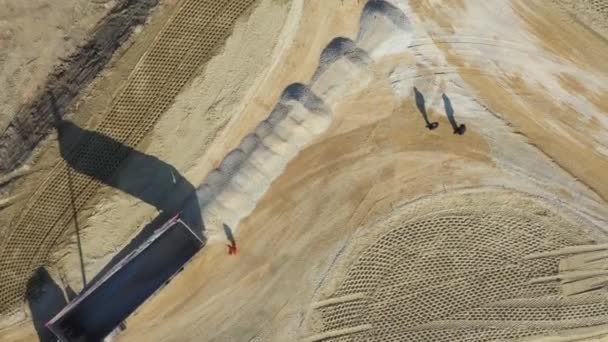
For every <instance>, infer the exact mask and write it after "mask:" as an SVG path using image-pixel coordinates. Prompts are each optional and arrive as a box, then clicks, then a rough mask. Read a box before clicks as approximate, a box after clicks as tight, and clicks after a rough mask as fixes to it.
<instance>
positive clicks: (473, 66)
mask: <svg viewBox="0 0 608 342" xmlns="http://www.w3.org/2000/svg"><path fill="white" fill-rule="evenodd" d="M390 3H391V4H393V5H394V6H396V7H397V8H398V9H399V11H401V13H404V14H405V16H406V18H407V22H408V24H407V25H402V26H399V25H394V22H391V20H388V21H387V20H386V19H382V17H381V16H380V19H378V17H377V16H374V15H370V16H367V17H366V16H363V19H364V20H361V18H362V12H363V11H364V7H365V5H366V2H365V1H355V0H352V1H340V2H330V1H320V0H319V1H302V0H294V1H291V2H277V1H273V0H263V1H261V2H260V3H259V4H258V5H257V6H256V7H255V9H254V10H253V11H252V12H251V13H250V15H248V16H247V17H246V18H243V19H242V20H241V21H239V23H238V24H237V26H236V27H235V30H234V32H233V34H232V35H231V37H230V38H229V40H228V42H227V43H226V46H225V48H224V49H223V50H222V51H221V53H219V54H218V55H217V56H216V57H215V58H214V59H213V60H212V61H211V62H210V63H209V64H208V65H207V66H206V67H205V69H204V70H201V74H200V76H199V77H197V78H196V79H195V80H194V81H193V82H191V84H190V85H189V86H188V88H187V89H186V90H184V91H183V92H182V93H181V94H180V95H179V96H178V97H177V99H176V101H175V103H174V104H173V106H172V107H171V109H170V110H169V111H168V112H167V113H166V114H165V115H163V117H162V118H161V120H160V121H159V123H158V124H157V125H156V126H155V129H154V131H153V132H152V133H151V134H150V135H149V136H148V137H147V138H146V140H145V141H144V143H143V144H141V145H140V146H139V147H138V149H141V150H142V151H145V152H146V153H148V154H151V155H154V156H156V157H158V158H160V159H162V160H163V161H165V162H167V163H169V164H171V165H173V166H174V167H175V168H176V169H178V170H179V171H181V172H183V173H184V174H185V176H186V177H187V178H188V179H189V180H190V181H191V182H192V183H193V184H197V185H198V184H212V180H210V179H209V178H208V177H207V176H208V174H209V173H210V172H212V171H213V170H214V169H215V168H217V167H219V166H221V165H225V157H226V155H228V154H229V153H230V152H231V151H233V150H234V149H236V148H237V147H239V146H242V141H243V139H244V138H245V137H246V136H247V135H248V134H250V133H252V132H258V131H259V127H260V126H259V125H260V123H261V122H264V120H266V121H268V120H270V118H272V116H271V113H275V112H273V110H275V109H276V108H277V104H281V103H284V102H285V101H284V99H283V98H282V97H281V95H282V94H283V92H284V90H285V89H286V88H287V87H288V86H289V85H291V84H294V83H301V84H302V85H304V87H305V88H306V89H308V90H310V91H312V92H313V93H314V94H316V95H317V96H318V98H319V99H320V100H321V101H322V103H323V107H324V111H323V112H322V113H321V114H322V115H325V116H321V119H319V116H320V115H321V114H320V113H318V112H315V111H314V110H310V109H309V108H307V105H310V103H309V102H308V100H306V99H307V97H306V96H304V97H297V96H296V97H295V101H294V99H292V102H285V103H288V104H289V105H290V106H292V109H291V111H289V114H288V116H289V118H290V119H294V118H297V120H294V122H298V124H297V125H293V124H292V125H286V124H284V123H281V124H278V125H277V126H276V127H274V128H273V129H274V130H273V131H272V132H273V133H272V134H271V135H269V137H274V136H276V135H279V136H281V134H282V133H281V132H283V133H287V135H286V136H285V135H283V136H281V137H282V138H284V140H283V141H276V140H273V141H271V140H269V139H270V138H264V139H266V140H264V139H262V140H263V141H262V144H261V145H255V146H256V148H255V149H253V150H252V152H251V154H250V157H249V159H248V161H247V163H245V164H244V165H254V166H255V165H259V166H260V167H261V169H262V170H261V171H260V172H259V174H258V173H255V172H256V171H255V170H253V169H251V168H250V169H249V171H248V172H244V171H242V170H244V169H246V168H245V167H242V168H240V169H234V172H231V173H230V176H231V177H233V176H234V177H233V178H230V179H238V182H237V181H231V183H229V184H230V185H229V186H227V188H226V189H222V190H221V191H216V192H213V196H212V198H213V199H212V200H210V202H209V204H208V205H207V207H205V208H204V210H203V214H202V215H203V220H204V221H205V223H206V225H207V226H208V231H207V234H208V237H209V238H210V241H211V242H213V243H212V244H210V245H209V246H207V247H206V248H205V249H204V251H203V252H202V253H200V255H199V256H197V257H196V258H195V259H194V260H193V262H191V263H190V264H189V265H188V266H187V267H186V269H185V270H184V271H183V272H182V273H180V274H179V275H178V276H177V277H176V278H175V279H174V280H173V281H172V282H171V283H170V284H169V285H168V286H167V287H166V288H165V289H163V290H162V291H161V292H160V293H159V294H158V295H156V296H155V297H154V298H152V299H151V300H150V301H149V302H148V303H146V304H145V305H144V306H143V307H142V308H141V309H140V310H138V312H137V313H136V314H135V315H133V316H132V317H131V318H130V319H129V320H128V321H127V327H128V329H127V330H126V331H124V332H123V333H121V334H120V335H119V336H118V340H124V341H150V340H157V341H188V340H192V341H199V340H205V341H291V340H298V339H307V338H308V339H309V340H311V341H314V340H319V339H320V338H325V337H327V338H329V337H328V336H327V335H319V333H320V332H319V330H318V329H317V328H318V327H316V326H314V325H312V326H311V325H310V324H309V323H310V322H309V321H308V319H309V316H310V314H311V312H313V311H314V310H313V309H311V308H314V307H315V302H319V301H321V302H322V301H324V300H328V298H331V295H332V290H331V289H332V286H333V287H335V284H336V283H338V284H339V283H340V281H341V279H343V273H344V270H342V271H341V270H340V267H342V268H343V269H344V268H346V269H348V267H349V266H350V265H352V264H353V263H354V260H356V259H357V257H358V255H359V254H357V253H356V252H352V251H353V250H357V248H359V247H360V248H361V249H363V248H364V247H365V246H368V245H369V244H370V240H369V238H366V237H365V234H363V235H362V232H365V231H368V230H369V231H372V230H373V231H378V232H379V233H378V234H382V232H385V231H387V230H388V229H389V228H391V224H388V223H386V222H390V220H391V219H394V220H405V219H409V218H415V217H417V215H418V216H420V215H422V214H423V211H424V210H426V211H427V213H431V214H432V213H433V212H434V210H437V211H440V210H444V209H445V210H447V209H446V205H445V204H440V203H439V202H433V200H432V198H435V197H433V196H431V195H439V194H446V193H447V194H452V193H455V194H458V193H459V191H461V192H466V191H485V192H489V193H490V194H491V193H492V192H498V193H500V195H496V197H500V196H502V197H500V198H502V199H503V200H502V202H501V203H502V204H500V205H499V206H501V208H502V209H504V210H506V212H507V213H511V214H513V215H515V214H516V212H520V211H521V212H524V213H525V212H526V211H530V212H532V211H538V208H539V207H542V208H545V209H543V210H547V211H548V212H550V215H549V216H551V217H553V216H555V217H558V218H559V219H558V218H556V220H558V221H559V220H561V221H559V222H562V221H564V222H569V223H568V224H570V225H572V226H575V227H577V229H580V230H581V233H578V235H577V236H576V239H574V238H573V240H570V243H572V244H574V243H575V242H576V243H578V244H599V243H606V242H607V241H608V235H607V234H608V232H607V231H606V230H605V227H606V226H607V223H608V219H607V218H608V206H607V203H606V199H607V198H608V179H607V178H606V174H605V170H606V169H607V167H608V131H607V129H606V128H607V127H608V117H607V114H608V64H606V63H605V61H604V60H605V56H606V55H608V43H607V42H606V41H605V40H603V39H602V38H601V36H600V35H598V34H596V33H594V32H592V31H590V30H589V28H588V27H587V26H583V25H581V24H580V23H579V22H578V21H576V20H574V19H572V18H571V17H568V16H567V15H566V14H564V12H563V11H561V10H560V9H559V8H558V7H552V6H550V4H549V3H547V2H543V1H519V0H513V1H508V0H501V1H499V2H497V3H488V2H487V1H481V0H480V1H467V2H465V1H439V0H435V1H409V2H407V1H402V0H394V1H390ZM371 13H372V14H374V13H376V12H373V11H372V12H371ZM271 18H272V20H271ZM279 19H280V20H279ZM566 24H567V25H566ZM338 37H340V38H346V39H343V40H340V41H341V42H342V45H341V46H347V47H346V48H345V49H346V50H340V48H335V46H334V45H331V44H330V43H331V42H332V41H334V39H335V38H338ZM351 43H352V45H353V46H356V47H357V48H358V49H359V50H357V49H351V48H348V46H350V45H349V44H351ZM338 45H339V44H338ZM328 46H329V49H327V48H328ZM360 50H361V51H360ZM328 51H329V53H328ZM336 51H338V52H336ZM331 53H334V54H337V55H338V56H341V57H342V58H339V59H337V60H333V59H332V58H328V56H330V57H331V56H332V54H331ZM341 54H344V55H341ZM323 56H325V58H324V57H323ZM344 56H346V57H344ZM132 59H134V60H135V57H132ZM332 61H333V62H332ZM119 67H120V65H116V66H115V68H119ZM125 68H126V67H125ZM110 76H111V75H110ZM413 87H416V89H417V90H418V91H419V92H420V94H422V96H423V97H424V99H425V100H424V102H425V106H426V109H427V111H428V116H429V120H430V121H431V122H438V124H439V126H438V128H437V129H434V130H428V129H427V128H425V122H424V120H423V117H422V116H421V115H420V113H419V108H417V103H416V94H415V92H414V90H413ZM444 94H445V95H446V96H447V99H448V100H447V101H449V104H450V105H449V106H450V107H451V108H452V109H453V111H454V120H456V122H457V124H466V132H464V134H463V135H458V134H454V130H453V129H452V127H451V122H450V120H449V119H448V118H447V117H446V114H445V113H446V111H449V109H448V107H446V99H445V98H444V97H443V96H442V95H444ZM106 101H107V100H106ZM313 102H314V101H313ZM97 103H98V104H97V105H100V103H103V101H101V102H97ZM269 116H270V117H269ZM319 120H321V121H319ZM290 122H291V121H290ZM319 122H323V123H324V122H327V124H319ZM302 128H304V129H303V130H302ZM281 130H282V131H281ZM299 132H308V133H310V132H313V133H314V134H312V133H311V134H308V135H297V133H299ZM256 134H257V133H256ZM301 137H303V138H301ZM263 153H266V154H263ZM55 155H56V154H55ZM48 158H49V159H52V150H51V152H49V157H48ZM256 160H265V161H267V163H264V164H261V165H260V164H256ZM131 162H134V161H131ZM127 167H128V166H127ZM221 170H223V169H222V168H221V167H220V170H219V171H221ZM252 170H253V171H252ZM216 171H217V170H216ZM258 171H259V170H258ZM248 177H250V178H248ZM256 177H257V178H256ZM252 180H253V181H252ZM260 180H261V181H260ZM134 186H142V187H145V182H142V184H141V185H137V184H136V185H134ZM209 188H211V187H209ZM235 189H236V190H235ZM476 189H477V190H476ZM205 194H206V193H205ZM465 197H466V196H464V197H462V198H465ZM421 198H425V200H427V201H428V202H420V201H418V200H419V199H421ZM428 198H431V200H428ZM521 198H523V199H521ZM532 198H533V199H534V201H538V203H539V204H531V203H532V202H530V201H531V200H530V199H532ZM463 201H464V200H463ZM477 201H479V199H477ZM471 202H475V201H473V200H472V201H471ZM480 202H481V203H477V204H476V206H477V208H479V207H482V208H483V205H484V204H483V201H480ZM486 202H487V203H486V205H488V208H490V207H491V206H490V205H489V203H490V202H491V200H487V201H486ZM252 203H253V206H252ZM416 203H418V204H416ZM420 203H424V204H425V206H427V208H426V209H424V210H423V211H416V210H414V212H413V213H412V211H411V209H410V208H412V207H411V206H414V207H415V206H416V205H419V206H422V204H420ZM510 203H512V205H510ZM535 203H536V202H535ZM509 207H513V208H509ZM404 208H405V209H404ZM516 208H519V209H516ZM509 210H512V211H509ZM541 212H542V210H541ZM155 214H156V212H155V209H154V208H153V207H151V206H149V205H147V204H145V203H143V202H141V201H139V200H137V199H135V198H132V197H130V196H128V195H125V194H122V193H119V192H117V191H115V190H112V189H104V190H102V191H100V192H99V193H98V194H97V195H96V196H95V198H94V199H93V200H91V201H90V204H89V205H87V207H86V209H85V210H83V211H82V212H80V213H79V216H81V217H82V218H81V222H83V225H82V227H83V228H82V234H81V239H82V246H83V251H84V260H85V270H86V273H87V276H88V277H89V278H90V277H91V276H93V275H95V274H96V273H97V272H98V271H99V269H101V267H103V266H104V264H105V263H106V262H107V261H108V260H110V259H111V257H112V256H113V255H115V253H116V252H117V251H118V250H119V249H120V247H121V246H123V245H124V243H125V242H126V241H128V240H129V239H130V238H131V237H132V236H134V235H135V234H136V233H137V230H138V228H139V227H141V226H142V225H144V224H145V223H146V222H147V221H148V220H150V219H151V218H153V217H154V216H155ZM221 219H225V220H227V221H229V222H230V224H231V227H232V228H233V230H234V231H235V232H236V239H237V242H238V244H239V255H238V256H236V257H229V256H228V255H227V253H226V247H225V245H224V236H223V234H222V231H221V229H220V227H219V226H218V225H217V224H218V223H221ZM547 226H550V225H547ZM566 226H567V225H566ZM372 228H373V229H372ZM548 229H549V231H550V232H555V231H557V230H553V231H552V230H551V228H548ZM571 231H573V229H572V230H571ZM575 235H576V234H575ZM577 239H578V240H577ZM573 241H574V242H573ZM513 243H514V244H517V243H522V242H521V241H519V242H518V240H517V239H515V240H514V242H513ZM357 246H359V247H357ZM361 246H362V247H361ZM556 248H557V247H556ZM345 251H351V252H348V253H347V252H345ZM525 256H526V255H523V254H522V255H520V256H518V257H521V258H524V257H525ZM600 257H603V256H600ZM51 261H52V262H51V264H52V270H53V272H54V276H55V277H56V278H58V279H61V283H62V285H63V286H68V285H69V286H70V287H72V288H75V289H79V288H80V287H81V286H82V284H81V282H82V281H81V277H82V275H81V274H80V260H79V257H78V250H77V246H76V243H75V237H70V238H68V239H66V240H64V241H63V242H62V243H61V244H60V245H59V246H58V248H57V251H56V253H55V254H54V255H53V257H52V260H51ZM566 261H567V260H566ZM564 262H565V261H564ZM336 265H338V266H336ZM340 265H342V266H340ZM577 265H578V264H577ZM564 267H565V268H564ZM581 267H582V266H576V267H574V271H577V272H578V271H581ZM585 267H586V266H585ZM590 267H591V270H592V271H594V272H595V271H598V272H599V273H601V272H603V271H605V270H602V269H601V267H602V266H601V265H600V266H596V265H594V266H590ZM598 267H599V269H598ZM585 270H586V269H585ZM341 272H342V273H341ZM556 272H557V273H555V274H549V275H548V276H558V275H560V274H561V276H565V275H567V274H568V273H567V272H569V269H568V268H567V267H566V266H563V267H562V268H561V269H559V270H558V271H556ZM564 272H565V273H564ZM591 279H592V280H593V281H596V282H599V283H601V282H602V281H603V278H601V277H597V278H594V276H591ZM505 282H508V280H507V279H505ZM332 284H334V285H332ZM580 286H582V287H583V288H586V286H589V285H588V284H582V285H580ZM563 291H569V290H567V289H566V290H563ZM592 292H593V293H592V294H591V295H593V296H596V297H593V298H594V299H593V300H596V301H599V302H602V301H604V302H605V301H606V298H607V296H608V294H607V293H606V291H605V288H604V290H601V291H592ZM585 298H586V297H585ZM598 298H599V299H598ZM410 309H411V308H410ZM407 310H408V309H404V311H407ZM604 311H605V310H604ZM606 314H607V313H606V312H602V313H601V314H600V316H598V317H600V318H599V319H601V318H602V317H604V316H602V315H606ZM604 323H605V322H604ZM558 327H559V325H558ZM577 327H578V328H580V326H577V325H576V324H573V325H572V326H569V328H577ZM321 331H322V329H321ZM555 331H557V332H556V333H554V334H553V335H550V336H549V335H546V334H545V336H544V338H545V339H544V340H550V339H549V338H551V340H555V341H561V340H570V339H572V338H574V337H577V336H578V337H577V338H579V337H580V338H587V339H589V340H591V338H595V339H596V340H598V341H599V340H601V339H602V337H601V336H602V334H606V329H605V327H603V328H602V327H599V326H598V327H597V329H582V330H576V329H573V330H567V331H562V330H559V329H557V330H555ZM325 333H327V332H325ZM329 333H332V331H329ZM346 333H353V331H350V332H346ZM346 333H345V334H346ZM539 334H540V335H541V336H542V335H543V334H544V333H539ZM315 336H316V337H315ZM319 336H320V337H319ZM323 336H325V337H323ZM34 337H35V333H34V331H33V329H32V327H31V326H30V324H29V323H27V322H26V323H23V324H20V325H18V326H16V327H13V328H7V329H4V330H0V339H2V338H8V339H9V340H24V341H25V340H30V339H32V338H34ZM538 338H539V337H538V336H536V337H534V336H533V337H531V340H538Z"/></svg>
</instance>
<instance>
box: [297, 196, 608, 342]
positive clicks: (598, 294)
mask: <svg viewBox="0 0 608 342" xmlns="http://www.w3.org/2000/svg"><path fill="white" fill-rule="evenodd" d="M442 196H443V197H442ZM505 203H509V205H505ZM419 207H420V208H426V209H423V210H422V211H424V212H421V210H416V209H412V208H408V206H406V207H405V208H401V209H398V210H396V211H395V212H394V213H393V214H391V216H390V217H389V218H388V219H387V220H386V221H383V222H378V223H376V224H374V227H372V228H370V230H375V229H376V228H375V227H377V230H376V231H377V232H378V233H377V234H378V235H374V234H376V233H373V234H372V235H374V236H372V237H368V238H367V239H361V240H359V241H361V242H360V243H361V245H363V246H365V247H362V248H361V249H360V250H361V252H359V251H357V252H352V253H354V255H353V259H354V261H353V262H352V264H348V263H345V264H344V265H345V266H341V267H343V268H345V270H344V271H341V270H340V269H338V270H337V271H336V272H337V273H334V274H337V275H336V276H335V277H336V278H335V279H338V280H337V283H338V285H337V286H335V289H334V290H329V291H331V295H330V296H329V297H324V298H320V300H319V302H318V303H316V304H313V306H312V310H313V313H312V316H311V317H313V320H316V323H314V324H313V326H314V328H313V330H314V333H313V334H309V337H308V338H307V339H306V340H308V341H320V340H323V341H341V342H344V341H446V342H448V341H469V340H471V341H473V340H475V341H495V340H500V341H502V340H517V339H521V338H525V337H531V336H544V337H549V336H567V335H568V330H569V329H575V328H576V329H580V328H589V329H590V330H589V331H588V332H589V333H592V332H593V327H594V326H596V327H599V326H602V325H604V328H605V324H606V322H608V306H607V305H606V303H607V302H606V300H607V299H608V295H607V294H606V291H605V290H602V289H601V288H602V284H603V285H605V282H606V279H605V274H606V270H605V260H606V257H608V256H607V254H606V246H605V245H589V246H587V247H582V248H581V247H577V248H575V249H573V248H572V247H569V246H581V245H585V244H589V243H590V242H591V241H590V240H589V239H588V238H586V236H587V235H586V232H585V231H583V230H581V229H579V228H578V227H576V226H574V225H572V224H571V223H569V222H568V221H566V220H564V219H563V218H562V217H560V216H559V215H558V214H557V213H556V212H552V211H550V210H552V209H549V208H547V207H544V206H543V205H542V204H541V203H540V202H537V200H535V199H534V200H533V199H531V198H526V196H524V195H522V194H515V193H508V192H504V193H492V194H486V193H475V194H466V195H441V196H439V198H431V199H427V200H425V202H424V203H422V204H420V205H419ZM413 217H414V218H413ZM355 240H357V239H355ZM585 249H587V250H585ZM598 250H599V251H598ZM577 253H578V254H577ZM590 253H595V254H590ZM347 254H348V253H347ZM599 254H602V256H601V258H600V259H597V258H598V255H599ZM573 259H577V260H576V261H573ZM582 259H594V260H596V259H597V260H601V261H602V262H603V266H604V269H602V270H600V269H598V268H597V267H595V266H597V265H595V266H594V265H592V264H590V263H589V262H588V261H589V260H587V262H582V261H581V260H582ZM568 266H569V267H568ZM594 267H595V271H596V272H595V275H591V274H590V273H589V271H588V270H589V269H590V268H594ZM339 268H340V267H339ZM585 271H587V274H586V275H585V276H582V277H581V279H584V280H586V281H587V282H588V283H589V284H591V283H593V282H595V283H599V284H600V286H595V287H593V286H589V284H578V285H579V288H578V290H577V291H572V282H573V281H574V280H575V279H570V278H568V275H569V274H571V273H572V272H575V273H579V274H580V273H583V272H585ZM602 271H603V274H602ZM340 272H341V273H340ZM331 277H332V276H330V278H331ZM596 285H597V284H596Z"/></svg>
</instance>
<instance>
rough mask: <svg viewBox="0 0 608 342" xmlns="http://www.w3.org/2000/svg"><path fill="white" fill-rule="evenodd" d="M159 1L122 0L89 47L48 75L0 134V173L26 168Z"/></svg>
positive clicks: (92, 38)
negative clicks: (35, 95)
mask: <svg viewBox="0 0 608 342" xmlns="http://www.w3.org/2000/svg"><path fill="white" fill-rule="evenodd" d="M158 2H159V0H120V1H119V2H118V3H117V4H116V6H115V7H114V8H113V9H112V10H111V12H110V13H109V14H108V16H106V17H105V18H104V19H103V20H102V21H101V22H100V23H99V24H98V26H97V28H96V30H95V32H94V33H93V34H92V36H91V37H90V39H89V40H88V42H87V43H86V44H84V45H83V46H82V47H81V48H79V49H78V51H77V52H76V53H74V54H73V55H72V56H70V57H69V58H68V59H67V60H66V61H64V62H63V63H62V64H61V65H60V66H58V67H57V68H56V69H55V71H53V73H51V74H50V75H49V78H48V80H47V83H46V85H45V87H44V89H45V90H44V91H43V92H42V94H40V96H39V97H38V98H37V99H36V100H34V101H33V102H32V103H30V104H27V105H25V106H23V108H21V110H19V112H17V114H16V115H15V117H14V118H13V120H12V121H11V122H10V124H9V125H8V127H7V128H6V130H5V131H4V132H2V135H0V174H6V173H8V172H11V171H13V170H15V169H17V168H18V167H20V166H21V165H23V164H24V163H25V162H26V161H27V160H28V159H29V157H30V156H31V154H32V151H33V150H34V149H35V148H36V146H37V145H38V144H39V143H40V142H41V141H42V140H43V139H44V138H45V137H46V136H48V135H49V134H50V133H51V131H52V130H53V128H54V122H55V118H56V117H64V115H65V113H66V112H67V111H68V109H69V108H70V106H72V105H73V104H75V103H76V101H77V100H78V99H79V97H80V95H81V94H82V92H81V90H82V89H84V88H85V87H86V86H87V85H89V84H90V83H91V82H92V81H93V80H94V79H95V77H96V76H97V75H98V74H99V72H101V70H103V68H104V67H105V66H106V65H107V63H108V62H109V61H110V59H111V58H112V55H113V54H114V52H115V51H116V50H117V49H118V48H119V47H120V46H121V45H122V44H123V43H124V42H125V41H126V40H127V39H128V38H129V36H130V35H131V33H132V32H133V29H134V28H135V27H136V26H138V25H140V24H143V23H144V22H145V21H146V19H147V18H148V16H149V15H150V12H151V9H152V8H154V7H155V6H156V5H157V4H158Z"/></svg>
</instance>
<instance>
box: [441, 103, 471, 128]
mask: <svg viewBox="0 0 608 342" xmlns="http://www.w3.org/2000/svg"><path fill="white" fill-rule="evenodd" d="M441 98H442V99H443V106H444V108H445V114H446V115H447V117H448V120H449V121H450V125H452V128H453V129H454V134H459V135H463V134H464V132H465V131H466V130H467V126H466V125H465V124H460V125H459V124H458V123H457V122H456V118H455V117H454V107H452V101H450V98H449V97H448V96H447V95H446V94H443V95H441Z"/></svg>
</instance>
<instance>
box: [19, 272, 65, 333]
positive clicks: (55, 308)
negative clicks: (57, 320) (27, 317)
mask: <svg viewBox="0 0 608 342" xmlns="http://www.w3.org/2000/svg"><path fill="white" fill-rule="evenodd" d="M25 298H26V300H27V303H28V306H29V308H30V312H31V314H32V321H33V323H34V328H35V329H36V333H37V334H38V338H39V339H40V341H41V342H51V341H55V340H54V337H53V334H52V333H51V331H50V330H49V329H47V328H46V326H45V324H46V322H48V321H49V320H50V319H51V318H53V316H55V315H56V314H57V313H58V312H59V311H60V310H61V309H63V307H65V305H66V304H67V301H66V298H65V297H64V295H63V291H62V290H61V287H60V286H59V285H57V283H55V281H54V280H53V278H52V277H51V275H50V274H49V273H48V271H47V270H46V269H45V268H44V267H40V268H38V269H37V270H36V271H35V272H34V274H33V275H32V277H31V278H30V279H29V281H28V282H27V292H26V297H25Z"/></svg>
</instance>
